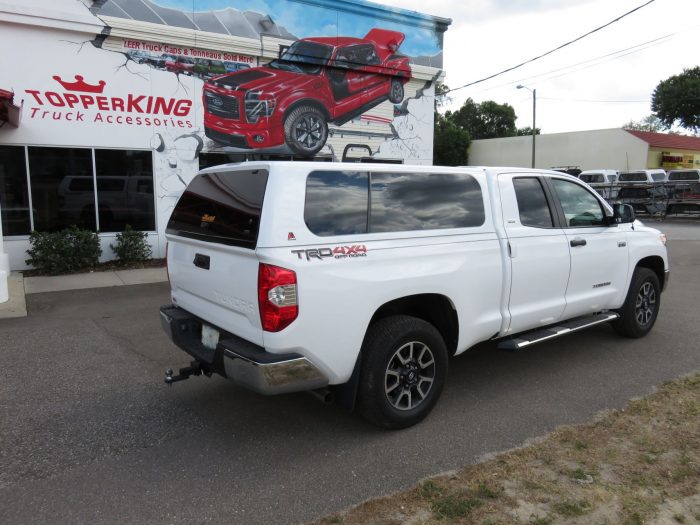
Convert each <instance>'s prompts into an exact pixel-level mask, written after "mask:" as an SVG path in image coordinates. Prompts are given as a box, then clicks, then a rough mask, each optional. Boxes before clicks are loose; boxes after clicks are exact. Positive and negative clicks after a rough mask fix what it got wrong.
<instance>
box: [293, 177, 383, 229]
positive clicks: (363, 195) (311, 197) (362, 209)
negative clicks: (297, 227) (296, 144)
mask: <svg viewBox="0 0 700 525" xmlns="http://www.w3.org/2000/svg"><path fill="white" fill-rule="evenodd" d="M368 184H369V176H368V174H367V173H366V172H357V171H314V172H312V173H310V174H309V176H308V178H307V179H306V204H305V208H304V220H305V221H306V225H307V226H308V227H309V230H311V231H312V232H313V233H315V234H316V235H321V236H328V235H350V234H354V233H366V232H367V193H368Z"/></svg>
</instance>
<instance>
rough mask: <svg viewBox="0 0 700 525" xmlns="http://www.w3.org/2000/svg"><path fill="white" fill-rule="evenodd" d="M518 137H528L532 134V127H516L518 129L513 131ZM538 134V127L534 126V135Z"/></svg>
mask: <svg viewBox="0 0 700 525" xmlns="http://www.w3.org/2000/svg"><path fill="white" fill-rule="evenodd" d="M515 134H516V135H517V136H518V137H528V136H530V135H532V127H531V126H525V127H524V128H518V131H516V133H515ZM539 134H540V128H535V135H539Z"/></svg>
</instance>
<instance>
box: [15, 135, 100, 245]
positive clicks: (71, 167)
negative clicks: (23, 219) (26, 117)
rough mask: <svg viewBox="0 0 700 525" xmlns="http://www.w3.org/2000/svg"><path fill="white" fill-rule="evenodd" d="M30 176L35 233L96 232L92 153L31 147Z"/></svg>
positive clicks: (79, 150) (82, 150)
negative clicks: (66, 230)
mask: <svg viewBox="0 0 700 525" xmlns="http://www.w3.org/2000/svg"><path fill="white" fill-rule="evenodd" d="M29 173H30V178H31V191H32V202H33V203H34V229H35V230H37V231H58V230H62V229H64V228H67V227H69V226H71V225H73V224H75V225H76V226H78V227H80V228H85V229H88V230H95V227H96V217H95V190H94V185H93V180H92V151H91V150H89V149H72V148H36V147H30V148H29ZM76 186H77V188H78V190H75V191H74V190H73V189H72V188H74V187H76Z"/></svg>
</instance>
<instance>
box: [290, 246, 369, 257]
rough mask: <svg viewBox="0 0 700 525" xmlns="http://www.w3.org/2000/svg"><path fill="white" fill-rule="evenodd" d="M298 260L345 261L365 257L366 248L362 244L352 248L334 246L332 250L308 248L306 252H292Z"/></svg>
mask: <svg viewBox="0 0 700 525" xmlns="http://www.w3.org/2000/svg"><path fill="white" fill-rule="evenodd" d="M292 253H296V254H297V257H299V259H303V258H304V256H305V257H306V260H307V261H310V260H311V259H318V260H320V261H322V260H323V259H324V258H327V257H333V258H334V259H346V258H348V257H367V246H365V245H364V244H353V245H352V246H335V247H333V248H310V249H308V250H292Z"/></svg>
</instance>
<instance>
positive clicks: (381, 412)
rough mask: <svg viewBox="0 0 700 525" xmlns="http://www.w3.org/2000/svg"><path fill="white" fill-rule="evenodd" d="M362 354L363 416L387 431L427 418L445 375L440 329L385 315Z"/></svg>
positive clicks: (360, 396)
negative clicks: (387, 429)
mask: <svg viewBox="0 0 700 525" xmlns="http://www.w3.org/2000/svg"><path fill="white" fill-rule="evenodd" d="M362 352H363V354H362V355H363V360H362V368H361V375H360V390H359V392H358V408H359V411H360V413H361V414H362V415H363V416H364V417H365V418H366V419H368V420H369V421H371V422H372V423H374V424H376V425H379V426H382V427H385V428H396V429H398V428H406V427H409V426H411V425H415V424H416V423H418V422H419V421H421V420H423V419H424V418H425V417H426V416H427V415H428V414H429V413H430V411H431V410H432V408H433V406H435V403H437V400H438V399H439V398H440V394H441V393H442V388H443V385H444V383H445V377H446V375H447V350H446V348H445V343H444V341H443V339H442V336H441V335H440V333H439V332H438V331H437V329H436V328H435V327H434V326H433V325H431V324H430V323H427V322H426V321H423V320H422V319H418V318H415V317H409V316H405V315H396V316H391V317H386V318H384V319H381V320H379V321H377V322H376V323H375V324H373V325H372V326H371V327H370V328H369V331H368V332H367V336H366V337H365V342H364V344H363V348H362Z"/></svg>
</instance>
